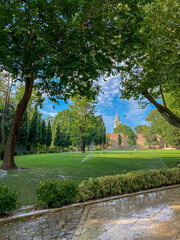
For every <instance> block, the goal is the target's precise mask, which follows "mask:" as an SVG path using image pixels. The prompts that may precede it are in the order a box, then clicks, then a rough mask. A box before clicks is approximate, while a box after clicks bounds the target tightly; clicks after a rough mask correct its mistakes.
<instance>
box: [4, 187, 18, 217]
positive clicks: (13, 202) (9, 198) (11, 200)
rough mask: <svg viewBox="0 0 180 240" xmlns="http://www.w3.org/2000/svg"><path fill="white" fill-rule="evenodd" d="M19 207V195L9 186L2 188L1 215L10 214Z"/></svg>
mask: <svg viewBox="0 0 180 240" xmlns="http://www.w3.org/2000/svg"><path fill="white" fill-rule="evenodd" d="M18 206H19V204H18V194H17V193H16V192H13V191H12V190H11V189H10V188H9V187H7V186H4V185H3V186H0V214H6V213H9V212H11V211H13V210H15V209H17V208H18Z"/></svg>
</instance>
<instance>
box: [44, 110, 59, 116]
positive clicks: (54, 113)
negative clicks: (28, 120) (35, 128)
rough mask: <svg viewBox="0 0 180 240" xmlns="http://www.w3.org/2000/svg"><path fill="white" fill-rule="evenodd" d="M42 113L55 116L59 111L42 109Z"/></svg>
mask: <svg viewBox="0 0 180 240" xmlns="http://www.w3.org/2000/svg"><path fill="white" fill-rule="evenodd" d="M41 113H43V114H45V115H48V116H51V117H55V116H56V114H57V112H49V111H41Z"/></svg>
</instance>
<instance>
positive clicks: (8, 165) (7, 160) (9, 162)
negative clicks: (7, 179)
mask: <svg viewBox="0 0 180 240" xmlns="http://www.w3.org/2000/svg"><path fill="white" fill-rule="evenodd" d="M33 83H34V79H33V78H32V77H27V78H26V83H25V92H24V95H23V97H22V99H21V101H20V102H19V104H18V106H17V109H16V112H15V115H14V118H13V122H12V125H11V129H10V133H9V136H8V140H7V143H6V149H5V153H4V160H3V164H2V166H1V169H3V170H15V169H17V168H18V167H17V166H16V164H15V162H14V150H15V146H16V141H17V137H18V130H19V126H20V123H21V120H22V117H23V113H24V111H25V109H26V106H27V104H28V102H29V100H30V97H31V94H32V88H33Z"/></svg>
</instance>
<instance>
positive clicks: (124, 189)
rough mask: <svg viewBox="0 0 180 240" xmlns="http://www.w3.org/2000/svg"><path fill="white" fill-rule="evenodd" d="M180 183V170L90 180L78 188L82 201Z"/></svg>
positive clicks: (135, 173) (163, 170)
mask: <svg viewBox="0 0 180 240" xmlns="http://www.w3.org/2000/svg"><path fill="white" fill-rule="evenodd" d="M178 183H180V168H171V169H160V170H150V171H138V172H130V173H127V174H121V175H120V174H118V175H116V176H105V177H98V178H90V179H89V180H85V181H82V182H81V183H80V184H79V186H78V191H79V196H80V200H81V201H86V200H89V199H95V198H98V197H104V196H110V195H118V194H124V193H132V192H136V191H141V190H146V189H151V188H156V187H163V186H167V185H172V184H178Z"/></svg>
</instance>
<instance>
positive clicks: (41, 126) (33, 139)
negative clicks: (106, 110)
mask: <svg viewBox="0 0 180 240" xmlns="http://www.w3.org/2000/svg"><path fill="white" fill-rule="evenodd" d="M10 106H11V108H10V109H9V110H10V111H8V113H7V115H6V119H7V121H6V128H5V141H7V136H8V134H9V131H10V127H9V126H10V125H11V122H8V119H10V121H12V118H11V114H13V113H14V112H15V109H14V107H12V105H10ZM10 106H9V107H10ZM33 108H34V110H33V112H32V114H29V113H30V112H29V111H30V110H28V109H26V110H25V112H24V114H23V118H22V121H21V124H20V127H19V131H18V138H17V145H18V146H19V147H20V153H21V154H22V147H23V146H28V149H29V151H30V152H31V151H32V150H33V149H32V147H33V148H34V149H35V150H36V152H37V148H38V149H39V151H40V152H43V151H48V148H49V147H50V146H51V147H54V146H55V147H58V150H59V151H60V148H62V149H63V148H67V149H68V148H69V147H70V146H72V147H75V148H78V149H79V148H80V149H81V151H82V152H85V147H86V146H90V145H91V144H93V145H96V146H97V145H100V146H102V145H105V141H106V128H105V125H104V122H103V119H102V117H101V116H95V109H94V108H95V103H94V102H92V101H88V100H87V98H85V97H84V98H82V97H79V96H78V97H74V98H72V99H71V104H70V105H69V109H66V110H63V111H62V112H59V113H58V114H57V115H56V116H55V118H51V119H46V120H45V119H42V114H41V113H40V112H39V111H38V105H37V104H36V105H34V107H33ZM31 110H32V109H31ZM45 148H46V149H45Z"/></svg>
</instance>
